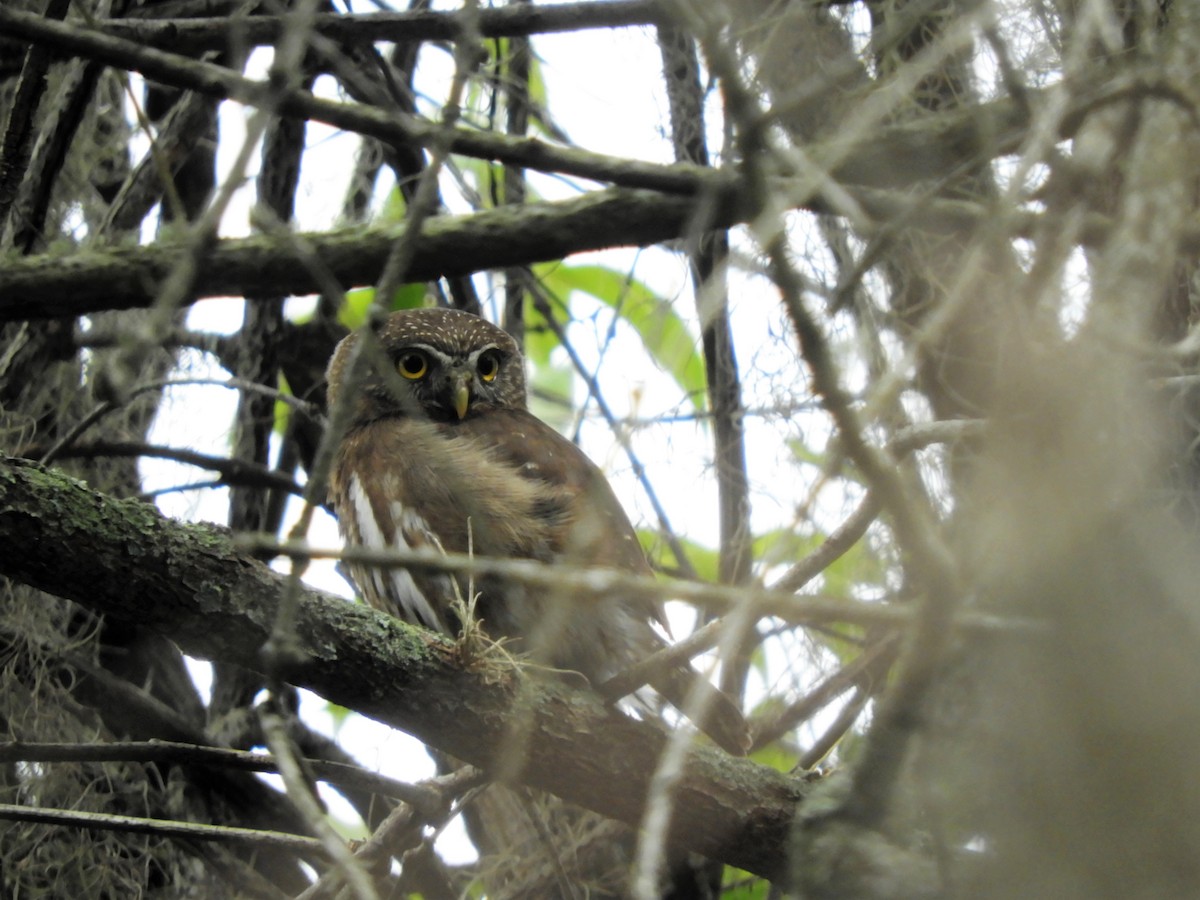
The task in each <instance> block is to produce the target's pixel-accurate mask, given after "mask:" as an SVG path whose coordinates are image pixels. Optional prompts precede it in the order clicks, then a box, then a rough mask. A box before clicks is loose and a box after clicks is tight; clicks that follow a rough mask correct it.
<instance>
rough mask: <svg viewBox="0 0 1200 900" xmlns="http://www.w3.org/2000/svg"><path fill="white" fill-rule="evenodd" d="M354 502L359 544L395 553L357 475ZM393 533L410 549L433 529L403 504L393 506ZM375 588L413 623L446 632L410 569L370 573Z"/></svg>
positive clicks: (352, 482)
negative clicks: (417, 537) (415, 538)
mask: <svg viewBox="0 0 1200 900" xmlns="http://www.w3.org/2000/svg"><path fill="white" fill-rule="evenodd" d="M350 502H351V503H352V504H353V506H354V512H355V519H356V520H357V524H358V535H359V540H360V541H361V542H362V545H363V546H364V547H367V548H368V549H372V550H391V549H393V547H392V546H391V545H390V544H389V543H388V541H387V539H386V538H385V537H384V534H383V529H382V528H380V527H379V522H378V521H377V520H376V519H375V511H374V509H372V507H371V503H370V501H369V500H368V499H367V497H366V494H365V493H364V492H363V489H362V484H361V483H360V482H359V480H358V476H357V475H353V476H351V478H350ZM390 513H391V515H392V531H394V532H395V534H396V537H397V539H398V540H400V541H403V542H404V545H403V546H404V547H405V548H406V549H407V548H409V547H411V546H412V538H411V535H413V534H422V533H423V534H428V533H429V526H428V525H427V524H426V523H425V520H424V519H422V518H421V517H420V516H419V515H417V514H416V513H415V512H413V511H412V510H411V509H405V508H404V507H402V506H401V505H400V504H399V503H393V504H392V505H391V509H390ZM367 572H368V573H369V574H368V577H369V578H370V579H371V586H372V587H373V588H374V589H375V592H376V593H377V594H378V595H379V596H380V597H387V598H389V599H390V600H391V601H392V602H393V603H394V604H395V606H396V607H397V609H399V610H401V611H402V612H403V613H404V617H405V618H406V619H408V620H409V621H410V622H417V623H419V624H421V625H424V626H425V627H426V628H433V629H435V630H437V631H441V632H445V631H446V625H445V623H444V622H443V621H442V617H441V616H439V615H438V614H437V611H436V610H434V608H433V605H432V604H431V603H430V602H429V600H428V598H427V597H426V596H425V595H424V594H423V593H422V592H421V589H420V588H419V587H417V583H416V582H415V581H413V577H412V575H410V574H409V572H408V570H407V569H380V568H371V569H368V570H367Z"/></svg>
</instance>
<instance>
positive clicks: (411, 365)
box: [396, 350, 429, 381]
mask: <svg viewBox="0 0 1200 900" xmlns="http://www.w3.org/2000/svg"><path fill="white" fill-rule="evenodd" d="M396 371H398V372H399V373H400V374H401V375H403V376H404V377H405V378H407V379H409V380H410V381H416V380H417V379H418V378H424V377H425V373H426V372H428V371H429V361H428V360H427V359H425V354H424V353H417V352H416V351H415V350H410V351H409V352H407V353H405V354H404V355H403V356H401V357H400V359H399V361H398V362H397V363H396Z"/></svg>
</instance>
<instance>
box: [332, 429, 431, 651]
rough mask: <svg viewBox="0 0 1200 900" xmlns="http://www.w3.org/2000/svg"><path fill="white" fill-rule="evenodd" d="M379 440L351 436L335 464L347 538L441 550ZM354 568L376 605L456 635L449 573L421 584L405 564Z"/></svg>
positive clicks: (335, 493)
mask: <svg viewBox="0 0 1200 900" xmlns="http://www.w3.org/2000/svg"><path fill="white" fill-rule="evenodd" d="M385 427H386V426H385ZM376 430H378V429H376ZM385 436H386V434H385ZM379 438H380V435H378V434H373V433H372V431H371V430H367V431H364V432H363V433H361V434H357V435H350V436H348V437H347V439H346V441H345V442H344V444H343V446H342V448H341V452H340V453H339V454H338V457H337V459H336V460H335V462H334V466H333V469H332V471H331V474H330V499H331V500H332V502H333V506H334V509H335V511H336V512H337V516H338V528H339V530H340V531H341V532H342V536H343V538H344V539H345V540H346V542H347V543H348V544H351V545H354V546H359V547H364V548H366V549H369V550H380V551H387V550H395V549H407V550H414V549H421V548H430V547H432V548H436V549H441V546H442V545H441V540H440V538H439V537H438V535H437V533H436V532H435V531H434V530H433V529H432V528H431V527H430V525H429V523H428V521H427V520H426V518H425V517H423V516H422V515H421V513H420V510H419V508H418V507H417V505H416V504H414V503H412V502H409V501H408V499H407V494H408V493H409V492H408V491H407V490H406V488H405V483H406V481H407V479H406V477H405V475H406V472H405V471H404V470H397V468H396V467H395V466H394V465H393V464H392V462H393V458H392V454H389V453H388V448H389V441H387V440H380V439H379ZM349 568H350V573H351V576H352V577H353V579H354V583H355V584H356V585H357V586H358V589H359V591H360V593H361V594H362V595H363V597H364V599H366V601H367V602H368V603H370V604H371V606H373V607H375V608H376V609H380V610H383V611H384V612H388V613H391V614H392V615H394V616H396V617H398V618H401V619H404V620H406V621H409V622H415V623H417V624H420V625H423V626H425V627H426V628H431V629H433V630H435V631H440V632H442V633H443V634H452V633H453V632H452V630H451V628H450V627H449V622H450V617H449V616H448V615H447V606H448V604H449V602H450V600H451V599H452V597H453V596H454V588H453V585H452V584H451V581H450V576H448V575H423V576H422V577H421V582H420V583H419V584H418V582H417V580H416V579H414V577H413V575H412V574H411V573H410V572H409V571H408V570H407V569H403V568H398V567H397V568H386V569H385V568H382V567H379V566H367V565H355V564H351V565H350V567H349Z"/></svg>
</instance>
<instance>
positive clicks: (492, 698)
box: [0, 459, 805, 879]
mask: <svg viewBox="0 0 1200 900" xmlns="http://www.w3.org/2000/svg"><path fill="white" fill-rule="evenodd" d="M0 540H3V541H4V546H5V548H6V552H5V553H4V554H3V556H2V557H0V574H4V575H6V576H8V577H10V578H13V579H15V580H18V581H22V582H24V583H27V584H30V585H33V586H35V587H37V588H39V589H41V590H45V591H48V592H51V593H54V594H57V595H59V596H63V597H67V598H68V599H71V600H74V601H75V602H77V603H80V604H81V605H84V606H86V607H88V608H90V609H92V610H95V611H97V612H101V613H104V614H106V615H111V616H113V617H117V618H122V619H126V620H131V621H136V622H138V623H139V624H142V625H145V626H147V627H149V628H152V629H155V630H158V631H160V632H161V633H163V634H165V635H167V636H169V637H170V638H172V639H173V640H174V641H176V643H178V644H179V645H180V647H181V648H182V649H183V650H184V651H185V652H187V653H189V654H192V655H195V656H198V657H201V658H204V659H209V660H217V661H223V662H232V663H236V664H238V665H242V666H246V667H250V668H253V667H261V661H260V656H259V651H260V649H261V647H262V644H263V642H264V641H265V640H266V639H267V637H268V635H269V633H270V627H271V623H272V622H273V621H274V617H275V608H276V606H277V605H278V603H279V598H280V594H281V591H282V589H283V584H284V579H283V578H282V577H281V576H280V575H278V574H276V573H274V572H272V571H271V570H270V569H269V568H268V567H267V566H266V565H264V564H262V563H261V562H258V561H257V560H254V559H252V558H251V557H249V556H248V555H245V554H242V553H239V552H237V551H236V550H235V549H234V547H233V544H232V542H231V539H230V537H229V534H228V533H227V532H225V531H224V530H222V529H219V528H216V527H213V526H206V525H182V524H180V523H177V522H173V521H171V520H168V519H165V518H163V517H162V516H161V515H159V514H158V512H157V511H156V510H154V509H153V508H152V507H150V506H147V505H145V504H142V503H138V502H135V501H116V500H113V499H111V498H109V497H107V496H105V495H103V494H99V493H96V492H94V491H91V490H89V489H88V488H87V487H85V486H84V485H83V484H82V483H80V482H78V481H74V480H72V479H69V478H67V477H65V476H63V475H61V474H58V473H55V472H51V471H46V470H44V469H41V468H38V467H37V466H35V465H33V464H31V463H28V462H24V461H20V460H11V459H9V460H6V461H3V462H0ZM101 573H103V574H104V577H100V574H101ZM296 621H297V628H296V638H297V640H298V641H299V642H300V646H301V649H302V651H303V654H304V658H305V662H303V663H300V664H296V665H295V666H293V667H292V669H291V670H289V671H288V673H287V677H288V679H289V680H290V681H292V682H293V683H294V684H297V685H299V686H301V687H305V688H309V689H311V690H313V691H315V692H317V693H318V694H320V695H322V696H323V697H325V698H327V699H329V700H332V701H333V702H335V703H338V704H341V705H343V706H347V707H350V708H352V709H356V710H358V711H359V712H362V713H364V714H365V715H368V716H371V717H372V718H375V719H378V720H379V721H381V722H384V723H386V724H388V725H391V726H393V727H396V728H402V729H404V730H405V731H408V732H410V733H412V734H414V735H416V736H417V737H419V738H420V739H421V740H423V741H426V742H427V743H429V744H430V745H431V746H434V747H437V748H439V749H442V750H445V751H446V752H449V753H452V754H453V755H454V756H456V757H458V758H460V759H463V760H465V761H467V762H471V763H473V764H475V765H478V766H480V767H482V768H484V769H492V770H494V769H495V768H496V767H498V766H500V765H510V764H511V762H512V760H511V759H510V758H509V757H510V756H511V753H508V752H506V751H508V750H510V749H511V741H510V739H509V738H510V736H511V734H510V732H511V726H512V722H513V719H514V717H516V718H519V719H521V720H522V722H525V721H528V722H530V723H531V724H532V729H531V732H530V733H531V734H533V735H536V739H534V740H530V741H528V742H526V743H525V746H524V750H525V752H526V758H525V760H524V763H525V765H524V768H523V769H522V770H521V772H520V776H519V777H520V778H521V780H522V781H525V782H526V783H528V784H530V785H532V786H534V787H538V788H541V789H543V790H547V791H550V792H551V793H554V794H556V795H558V796H560V797H562V798H564V799H566V800H569V801H571V802H574V803H577V804H580V805H582V806H585V807H588V808H590V809H594V810H595V811H597V812H599V813H601V814H604V815H607V816H611V817H613V818H616V819H619V820H621V821H624V822H627V823H630V824H636V823H637V822H638V821H639V819H640V816H641V814H642V806H643V801H644V798H645V796H646V795H647V792H648V788H649V784H648V782H649V778H650V773H651V772H653V771H654V768H655V763H656V760H657V759H658V756H659V754H660V752H661V751H662V749H663V747H664V746H665V744H666V740H667V737H666V735H664V734H663V733H662V732H661V731H660V730H658V729H657V728H655V727H653V726H651V725H648V724H646V723H641V722H636V721H634V720H632V719H629V718H627V717H626V716H624V715H621V714H620V713H618V712H616V711H614V710H612V709H609V708H606V707H605V706H604V705H603V704H602V703H601V702H600V701H599V699H598V698H596V697H595V696H594V695H591V694H589V693H585V692H580V691H577V690H571V689H569V688H568V687H566V686H565V685H563V684H559V683H546V682H542V681H540V680H535V679H533V678H531V677H526V676H520V675H518V674H517V673H515V672H512V671H507V672H496V671H494V670H492V671H487V672H480V671H476V670H466V669H464V667H463V666H462V665H461V663H460V662H459V660H458V654H457V652H456V648H455V646H454V645H453V644H452V643H450V642H448V641H446V640H443V639H441V638H439V637H437V636H435V635H432V634H430V633H427V632H424V631H420V630H417V629H414V628H411V627H409V626H407V625H405V624H404V623H402V622H400V621H399V620H397V619H394V618H391V617H389V616H386V615H383V614H381V613H378V612H376V611H374V610H370V609H367V608H365V607H363V606H358V605H354V604H350V603H347V602H345V601H343V600H341V599H339V598H336V597H333V596H332V595H329V594H325V593H322V592H320V591H315V590H310V589H304V590H303V591H302V592H301V594H300V596H299V600H298V605H297V620H296ZM518 682H520V683H519V685H518ZM518 701H519V708H520V712H519V713H518V712H517V705H518ZM804 793H805V785H804V784H803V783H802V782H799V781H797V780H794V779H791V778H788V777H786V776H784V775H783V774H781V773H779V772H776V771H774V770H771V769H768V768H765V767H763V766H759V765H757V764H755V763H752V762H749V761H748V760H742V759H733V758H730V757H728V756H726V755H725V754H722V753H720V752H718V751H715V750H711V749H708V748H704V747H698V748H696V749H695V750H694V751H693V753H692V754H691V756H690V758H689V761H688V764H687V767H686V772H685V776H684V779H683V782H682V784H681V786H680V789H679V792H678V795H677V797H676V804H677V811H678V814H677V815H676V816H675V818H674V821H673V824H672V829H671V839H672V840H673V841H676V842H678V843H679V844H680V846H684V847H688V848H690V849H692V850H695V851H697V852H700V853H704V854H705V855H708V856H711V857H713V858H716V859H720V860H722V861H725V862H728V863H730V864H732V865H735V866H738V867H739V868H742V869H746V870H747V871H750V872H754V873H756V874H759V875H762V876H764V877H767V878H772V879H778V878H780V877H781V876H782V874H783V873H782V871H781V868H782V867H783V866H784V864H785V862H784V861H785V860H786V858H787V856H788V850H789V828H790V824H791V821H792V817H793V815H794V813H795V809H796V805H797V803H799V802H800V801H801V800H802V799H803V796H804Z"/></svg>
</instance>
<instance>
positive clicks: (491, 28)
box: [97, 0, 664, 53]
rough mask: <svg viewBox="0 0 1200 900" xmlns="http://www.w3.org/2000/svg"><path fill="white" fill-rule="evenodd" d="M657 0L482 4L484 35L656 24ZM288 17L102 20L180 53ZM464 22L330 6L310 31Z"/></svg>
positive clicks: (380, 37) (448, 15)
mask: <svg viewBox="0 0 1200 900" xmlns="http://www.w3.org/2000/svg"><path fill="white" fill-rule="evenodd" d="M663 16H664V14H663V11H662V8H661V4H660V3H658V2H655V0H608V2H605V3H595V2H585V3H551V4H547V5H545V6H540V5H539V6H501V7H496V8H491V7H485V8H483V9H481V10H479V14H478V18H479V22H478V26H477V28H478V31H479V35H480V36H481V37H485V38H497V37H521V36H526V35H531V34H553V33H555V32H563V31H581V30H583V29H585V28H621V27H628V26H631V25H654V24H657V23H659V22H661V21H662V20H663ZM284 22H285V17H284V16H269V15H261V16H260V15H255V16H249V17H241V16H239V17H236V18H231V17H230V16H228V15H224V16H209V17H207V18H199V19H164V20H156V21H147V20H144V19H123V20H102V21H100V22H98V23H97V25H98V27H99V30H101V31H103V32H104V33H106V34H110V35H113V36H114V37H120V38H124V39H127V40H132V41H137V42H138V43H141V44H148V45H150V46H157V47H169V48H171V49H172V50H173V51H175V52H176V53H197V52H200V51H203V50H222V49H224V48H226V47H228V46H229V44H230V42H231V41H233V42H236V43H238V44H239V45H240V46H244V47H253V46H265V45H269V44H274V43H275V41H276V39H277V38H278V36H279V34H280V32H281V31H282V30H283V28H284V27H285V26H284ZM461 30H462V25H461V18H460V16H459V15H458V14H457V13H456V12H453V11H445V10H429V9H410V10H405V11H403V12H377V13H366V14H359V15H338V14H333V13H326V14H322V15H318V16H315V17H314V19H313V32H314V33H315V34H319V35H321V36H322V37H324V38H328V39H329V40H332V41H338V42H345V43H349V44H362V43H365V42H371V43H374V42H375V41H451V40H455V39H456V38H458V36H459V34H460V33H461Z"/></svg>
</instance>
